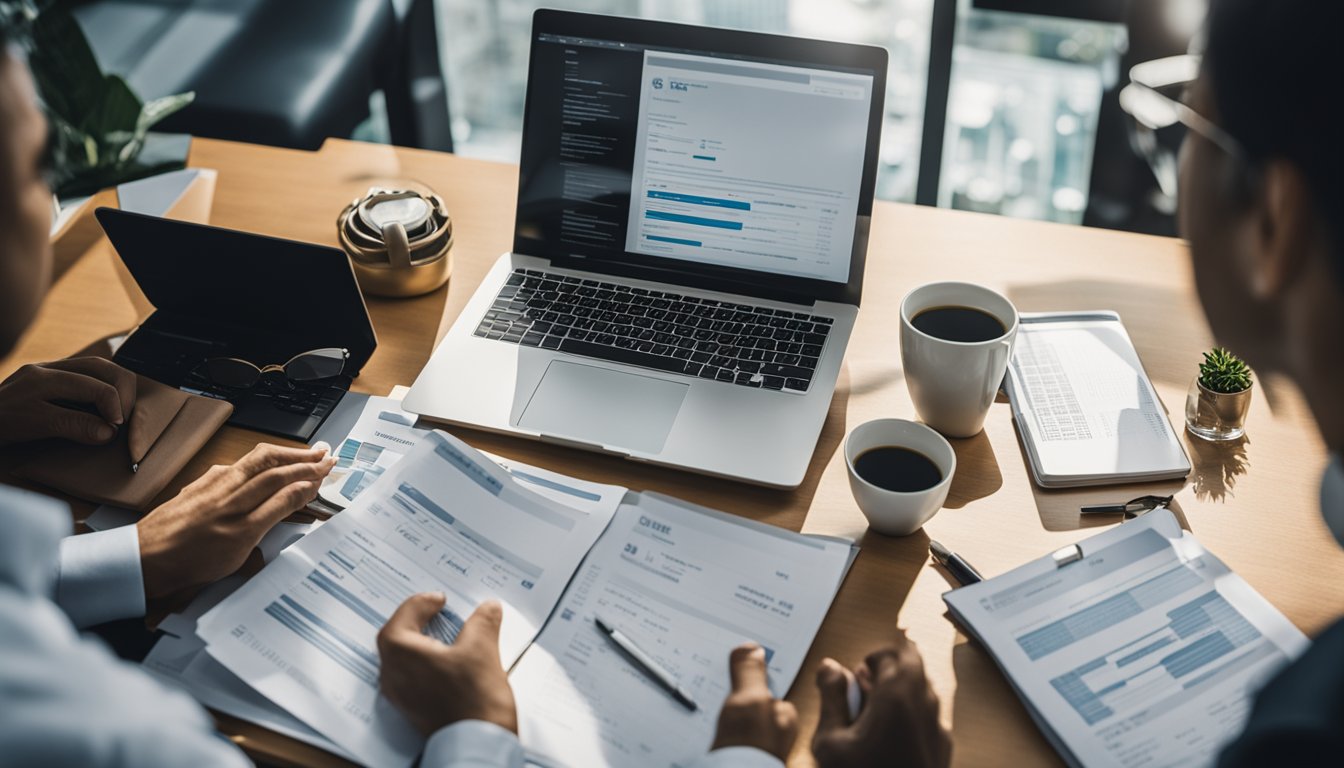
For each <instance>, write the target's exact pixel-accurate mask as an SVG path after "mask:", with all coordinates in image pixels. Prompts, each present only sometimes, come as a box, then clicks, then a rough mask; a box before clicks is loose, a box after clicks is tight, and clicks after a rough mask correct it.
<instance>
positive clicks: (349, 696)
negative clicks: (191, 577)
mask: <svg viewBox="0 0 1344 768" xmlns="http://www.w3.org/2000/svg"><path fill="white" fill-rule="evenodd" d="M374 407H375V408H376V407H378V406H377V405H376V404H375V405H374ZM376 463H377V462H376V460H375V461H374V464H376ZM354 496H355V498H354V499H353V500H352V503H351V504H350V506H349V507H348V508H347V509H346V510H345V511H343V512H341V513H340V514H339V515H337V516H336V517H334V518H332V519H331V520H330V521H328V522H326V523H324V524H322V525H321V526H320V527H318V528H317V529H316V530H314V531H313V532H312V533H310V534H309V535H307V536H306V537H304V538H303V539H302V540H300V541H299V542H298V543H296V544H294V545H292V546H290V547H289V548H288V549H287V550H285V551H284V552H283V553H282V554H281V555H280V557H278V558H277V559H276V560H275V561H274V562H272V563H271V564H270V565H268V566H267V567H266V568H265V569H264V570H263V571H262V572H261V573H259V574H257V575H256V576H254V577H253V578H252V579H251V580H250V581H248V582H247V583H246V584H244V585H242V586H241V587H239V588H237V589H236V591H233V592H232V594H229V595H228V596H227V597H225V598H224V599H223V600H220V601H219V602H218V604H217V605H215V606H214V607H211V608H209V609H208V610H206V611H204V612H203V614H202V615H200V616H199V618H198V619H196V620H195V622H194V624H193V623H192V622H191V617H185V618H183V619H181V623H180V624H175V625H173V626H170V627H168V628H169V629H176V630H177V631H178V632H179V633H181V634H183V635H187V634H188V633H189V631H190V630H194V634H195V637H194V638H189V639H186V640H181V641H180V643H179V644H175V645H172V646H171V647H172V648H173V649H174V650H175V654H176V658H175V659H174V658H170V654H169V653H168V652H167V651H165V652H163V653H161V654H158V655H157V656H156V657H155V659H154V660H153V661H147V665H149V666H150V667H151V668H155V667H156V666H157V667H158V668H160V669H161V670H163V669H167V670H168V672H167V674H169V675H170V676H173V675H176V677H178V678H179V680H181V679H183V678H186V679H189V680H190V681H191V682H192V684H191V685H189V686H188V687H189V688H190V689H191V690H193V691H194V692H196V691H198V689H199V688H200V687H201V686H204V685H207V682H206V681H207V680H213V681H214V682H215V683H217V684H216V685H215V686H214V691H213V692H212V693H210V694H206V695H200V694H198V697H199V698H201V699H202V700H203V701H205V702H206V703H207V704H210V703H211V701H210V700H209V699H208V697H213V699H214V700H216V701H219V700H223V699H224V694H225V693H227V694H230V698H229V701H228V704H229V705H230V707H231V708H232V709H229V708H226V707H219V708H220V709H223V710H224V711H229V712H230V713H231V714H238V713H239V712H240V711H243V710H247V708H248V707H249V706H250V707H251V710H250V711H251V712H252V717H249V719H256V720H258V721H259V722H262V723H263V724H265V725H267V726H269V727H272V728H274V729H276V730H280V731H282V732H286V733H289V734H290V735H293V736H295V737H296V738H301V739H303V740H305V741H308V742H309V743H314V744H317V745H318V746H324V747H326V748H329V749H331V750H332V751H333V752H335V753H337V754H340V755H343V756H347V757H350V758H352V759H354V760H356V761H358V762H362V763H368V764H374V765H409V764H411V763H412V761H413V760H414V758H415V756H416V755H417V754H418V752H419V751H420V749H421V747H422V746H423V739H422V737H421V736H420V734H418V733H417V732H415V731H414V730H413V729H412V728H411V727H410V725H409V724H408V723H407V722H406V721H405V719H404V718H403V717H402V716H401V714H400V713H399V712H397V711H396V709H395V708H393V707H392V706H391V705H390V704H389V703H388V702H387V701H386V700H385V699H383V698H382V697H381V695H380V694H379V693H378V667H379V660H378V654H377V650H376V649H377V646H376V640H375V638H376V635H377V632H378V630H379V629H380V628H381V627H382V625H383V624H384V623H385V622H386V619H387V617H388V616H390V615H391V613H392V612H393V611H394V610H395V609H396V607H397V606H398V605H399V604H400V603H401V602H402V601H403V600H404V599H405V598H406V597H408V596H409V595H411V594H413V593H415V592H421V591H442V592H444V593H445V594H446V595H447V597H448V605H447V609H448V610H449V611H451V612H452V614H455V615H456V616H459V617H462V616H468V615H470V614H471V612H472V611H473V610H474V609H475V607H476V606H477V605H478V604H480V603H481V602H483V601H485V600H487V599H498V600H500V601H502V602H503V604H504V621H503V625H502V631H501V637H500V651H501V657H502V659H503V661H504V664H505V666H506V667H512V672H511V674H510V680H511V682H512V685H513V687H514V691H515V694H516V697H517V700H518V703H519V719H520V730H521V735H522V740H523V745H524V747H525V748H526V749H527V751H528V754H529V758H530V759H532V760H534V761H536V762H540V763H544V764H565V765H585V766H587V765H641V766H642V765H673V764H677V763H683V762H686V761H689V760H690V759H693V758H695V757H697V756H699V755H701V754H703V753H704V752H705V751H706V750H707V749H708V747H709V745H710V742H711V741H712V739H713V733H714V722H715V718H716V717H717V714H718V709H719V706H720V705H721V704H722V701H723V698H724V696H725V695H726V693H727V691H728V690H729V688H730V683H729V675H728V664H727V658H728V653H729V651H730V650H731V649H732V648H733V647H734V646H736V645H738V644H740V643H742V642H744V641H747V640H752V641H755V642H759V643H761V644H762V645H763V646H765V647H766V648H767V656H768V659H769V661H768V665H769V669H770V675H771V685H772V687H773V688H774V689H775V692H776V694H778V695H783V694H784V693H785V692H786V691H787V689H788V687H789V686H790V685H791V684H792V682H793V679H794V678H795V677H796V676H797V673H798V670H799V669H800V667H801V665H802V662H803V659H804V657H805V656H806V653H807V650H808V648H809V646H810V645H811V642H812V638H813V637H814V636H815V634H816V632H817V630H818V628H819V627H820V624H821V621H822V618H823V617H824V616H825V613H826V611H827V610H828V608H829V606H830V603H831V600H832V599H833V597H834V595H835V592H836V591H837V590H838V588H839V585H840V583H841V581H842V579H843V577H844V575H845V573H846V572H847V570H848V567H849V564H850V563H851V562H852V560H853V556H854V554H855V552H856V550H855V548H854V546H853V544H852V543H851V542H849V541H848V540H831V539H819V538H814V537H806V536H801V535H798V534H794V533H791V532H788V531H784V530H782V529H778V528H775V527H773V526H768V525H763V524H757V523H753V522H751V521H746V520H742V519H739V518H737V517H734V516H731V515H725V514H722V513H717V512H713V511H710V510H704V509H699V508H694V507H690V506H688V505H685V504H683V503H681V502H678V501H676V500H673V499H668V498H666V497H658V496H655V495H650V494H635V493H630V492H628V491H627V490H626V489H624V488H619V487H616V486H608V485H598V484H595V483H587V482H582V481H578V480H575V479H573V478H568V477H565V476H563V475H558V474H556V473H552V472H548V471H546V470H542V469H539V468H535V467H524V466H520V465H514V466H512V467H509V468H506V467H504V466H501V465H500V464H498V463H496V462H494V461H491V460H490V459H489V458H488V457H486V456H484V455H483V454H481V453H479V452H477V451H475V450H474V449H472V448H471V447H469V446H467V445H466V444H464V443H462V442H461V441H459V440H457V439H455V438H453V437H452V436H450V435H447V434H445V433H442V432H431V433H427V434H425V435H423V436H422V437H421V438H420V439H419V441H418V444H417V445H416V447H415V448H414V449H412V450H411V451H410V452H409V453H407V454H406V455H405V456H404V457H403V458H402V459H401V460H400V461H397V462H395V463H393V464H390V465H387V466H384V467H383V468H382V471H381V472H380V473H379V476H378V478H377V479H376V480H375V481H373V482H372V483H371V484H369V485H367V486H366V487H365V488H363V489H361V490H360V491H359V492H358V493H356V494H355V495H354ZM598 614H600V615H601V616H602V617H603V618H604V620H607V621H610V622H612V623H614V624H616V625H617V626H618V628H619V629H620V630H621V632H622V633H624V634H625V635H627V636H628V637H630V638H631V639H633V640H634V642H635V643H636V644H638V645H639V646H640V647H641V648H643V649H644V650H645V651H646V652H648V653H649V654H650V655H652V656H653V657H655V658H656V659H657V660H658V662H659V663H660V664H662V665H663V666H664V667H665V668H666V669H668V670H669V671H671V672H673V673H674V674H675V675H676V676H677V678H678V680H679V681H680V683H681V685H682V687H683V688H685V689H686V690H687V691H689V692H690V693H691V695H692V696H694V697H695V698H696V699H697V701H699V702H700V703H701V709H700V710H699V711H697V712H688V711H687V710H685V709H684V708H682V707H680V706H679V705H678V704H676V702H674V701H673V700H672V699H671V698H670V697H669V696H668V695H667V694H666V693H665V692H664V691H663V690H662V689H660V688H658V687H656V686H655V685H654V684H653V683H652V682H651V681H650V680H648V679H647V678H646V677H645V676H644V675H643V673H642V672H640V671H639V670H637V669H636V668H634V667H633V666H631V665H630V664H629V662H628V661H626V660H625V658H624V657H623V656H621V655H620V654H618V653H616V652H615V651H614V649H613V648H612V647H610V646H609V645H608V644H606V642H605V641H604V637H603V635H601V634H600V633H599V631H598V630H597V629H596V627H595V625H594V624H593V617H594V615H598ZM175 621H176V620H175ZM190 642H197V643H199V644H203V645H204V653H200V648H199V646H197V647H195V648H192V647H190V645H189V643H190ZM155 651H156V652H158V651H159V648H157V647H156V649H155ZM174 670H186V671H185V673H184V672H180V671H179V672H174ZM230 681H232V682H230ZM235 683H240V684H235ZM277 708H278V710H279V711H278V710H277ZM240 716H243V717H248V715H246V714H242V715H240Z"/></svg>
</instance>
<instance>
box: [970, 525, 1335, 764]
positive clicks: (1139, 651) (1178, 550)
mask: <svg viewBox="0 0 1344 768" xmlns="http://www.w3.org/2000/svg"><path fill="white" fill-rule="evenodd" d="M1078 547H1079V549H1078V551H1077V553H1074V554H1075V555H1081V556H1080V557H1077V558H1076V559H1075V558H1074V557H1062V558H1061V557H1057V556H1046V557H1043V558H1041V559H1039V560H1035V561H1033V562H1031V563H1028V564H1026V565H1024V566H1022V567H1020V568H1017V569H1016V570H1013V571H1011V572H1009V573H1007V574H1004V575H1003V576H999V577H997V578H993V579H989V580H987V581H983V582H980V583H978V584H974V585H971V586H969V587H964V588H961V589H956V590H953V591H951V592H949V593H947V594H946V595H945V596H944V600H945V601H946V602H947V605H948V607H949V608H950V609H951V611H952V614H953V616H955V617H956V618H957V620H958V621H959V622H960V623H961V624H962V626H964V627H966V628H967V629H968V630H970V632H971V633H972V634H973V635H975V636H976V637H977V638H978V639H979V640H980V641H981V642H982V643H983V644H984V646H985V647H986V648H987V649H989V651H990V653H991V654H992V655H993V656H994V659H995V661H996V662H997V663H998V664H999V666H1000V668H1002V669H1003V671H1004V673H1005V674H1006V675H1007V676H1008V679H1009V681H1010V682H1011V683H1012V684H1013V687H1014V688H1016V689H1017V692H1018V694H1019V695H1020V696H1021V697H1022V700H1023V702H1024V703H1025V704H1026V705H1027V708H1028V710H1029V711H1030V712H1031V714H1032V716H1033V717H1034V718H1035V719H1036V722H1037V724H1038V725H1040V727H1041V729H1042V730H1043V731H1044V732H1045V735H1046V736H1047V738H1049V739H1050V740H1051V742H1052V743H1053V744H1054V745H1055V747H1056V749H1058V750H1059V752H1060V755H1061V756H1062V757H1064V759H1065V760H1066V761H1067V762H1068V763H1069V764H1071V765H1081V766H1117V767H1119V768H1135V767H1137V766H1144V767H1145V768H1157V767H1158V766H1176V765H1180V766H1192V765H1193V766H1198V765H1211V764H1213V763H1214V761H1215V760H1216V758H1217V755H1218V751H1219V749H1220V748H1221V747H1222V746H1223V745H1224V744H1226V743H1227V742H1228V741H1229V740H1231V739H1232V738H1233V737H1234V736H1235V735H1236V734H1237V733H1239V732H1240V730H1241V728H1242V725H1243V723H1244V722H1245V720H1246V717H1247V716H1248V715H1249V713H1250V706H1251V703H1252V700H1253V698H1254V695H1255V693H1256V691H1258V690H1259V688H1260V686H1262V685H1263V684H1264V683H1265V682H1266V681H1267V680H1268V678H1269V677H1270V676H1272V675H1273V674H1274V673H1275V672H1276V671H1277V670H1278V669H1279V668H1281V667H1282V666H1283V665H1285V664H1287V663H1288V662H1289V661H1290V660H1291V659H1293V658H1295V657H1296V656H1297V655H1298V654H1300V653H1301V652H1302V651H1304V650H1305V649H1306V646H1307V644H1308V641H1307V639H1306V637H1305V636H1303V635H1302V633H1301V632H1299V631H1298V630H1297V628H1296V627H1294V626H1293V625H1292V623H1291V622H1289V621H1288V620H1287V619H1286V618H1284V616H1283V615H1282V614H1281V613H1279V612H1278V611H1277V610H1275V609H1274V607H1273V606H1271V605H1270V604H1269V603H1268V602H1266V601H1265V599H1264V598H1263V597H1261V596H1260V595H1259V594H1258V593H1257V592H1255V590H1253V589H1252V588H1251V587H1250V585H1248V584H1247V583H1246V582H1245V581H1243V580H1242V579H1241V577H1239V576H1237V575H1236V574H1235V573H1232V572H1231V571H1230V570H1229V569H1228V568H1227V566H1226V565H1224V564H1223V563H1222V561H1220V560H1219V559H1218V558H1217V557H1215V556H1214V555H1213V554H1211V553H1210V552H1208V551H1207V550H1205V549H1204V547H1203V546H1202V545H1200V543H1199V542H1198V541H1197V540H1196V539H1195V538H1194V536H1193V535H1192V534H1190V533H1188V532H1184V531H1182V530H1181V528H1180V525H1179V524H1178V523H1177V521H1176V518H1175V516H1174V515H1172V513H1171V511H1170V510H1166V509H1163V510H1157V511H1155V512H1151V513H1149V514H1148V515H1145V516H1144V517H1141V518H1139V519H1137V520H1134V521H1132V522H1129V523H1125V524H1122V525H1120V526H1117V527H1116V528H1114V529H1112V530H1109V531H1107V532H1105V533H1102V534H1100V535H1098V536H1094V537H1092V538H1090V539H1087V540H1086V541H1083V542H1082V543H1081V544H1080V545H1078ZM1061 562H1063V563H1064V564H1062V565H1061V564H1060V563H1061Z"/></svg>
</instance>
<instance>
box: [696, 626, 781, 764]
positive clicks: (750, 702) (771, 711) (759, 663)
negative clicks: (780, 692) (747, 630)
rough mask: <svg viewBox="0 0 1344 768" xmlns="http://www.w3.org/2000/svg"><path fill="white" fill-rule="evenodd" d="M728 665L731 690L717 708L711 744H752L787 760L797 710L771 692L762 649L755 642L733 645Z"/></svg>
mask: <svg viewBox="0 0 1344 768" xmlns="http://www.w3.org/2000/svg"><path fill="white" fill-rule="evenodd" d="M728 668H729V671H730V672H731V673H732V679H733V690H732V693H730V694H728V698H727V699H726V700H725V701H724V702H723V709H722V710H720V712H719V727H718V731H717V732H716V733H715V734H714V746H713V747H712V748H713V749H723V748H725V747H755V748H757V749H760V750H762V751H764V752H768V753H769V754H772V755H774V756H775V757H778V758H779V759H780V760H787V759H788V758H789V750H790V749H792V748H793V742H794V741H795V740H796V739H797V738H798V710H796V709H794V707H793V705H792V704H790V703H788V702H786V701H780V700H778V699H776V698H775V697H774V695H773V694H771V693H770V688H769V686H768V685H766V667H765V649H764V648H762V647H761V646H759V645H757V644H755V643H747V644H745V645H740V646H738V647H737V648H734V649H733V652H732V654H731V655H729V657H728Z"/></svg>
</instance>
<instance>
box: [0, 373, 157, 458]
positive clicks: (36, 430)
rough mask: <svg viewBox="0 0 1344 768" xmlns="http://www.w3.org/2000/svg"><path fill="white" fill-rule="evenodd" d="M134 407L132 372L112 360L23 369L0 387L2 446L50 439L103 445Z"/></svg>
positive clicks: (128, 418)
mask: <svg viewBox="0 0 1344 768" xmlns="http://www.w3.org/2000/svg"><path fill="white" fill-rule="evenodd" d="M62 403H64V404H62ZM70 406H74V407H70ZM134 407H135V374H133V373H131V372H130V371H128V370H126V369H125V368H122V367H121V366H119V365H117V364H116V363H113V362H112V361H110V360H104V359H103V358H101V357H76V358H70V359H67V360H57V361H55V362H50V363H37V364H33V365H25V366H23V367H22V368H20V369H19V370H17V371H15V372H14V374H13V375H12V376H10V377H9V378H8V379H5V381H4V382H3V383H0V424H3V425H4V431H3V432H0V446H6V445H14V444H18V443H26V442H29V441H33V440H46V439H52V438H55V439H61V440H73V441H74V442H77V443H84V444H86V445H102V444H103V443H106V442H109V441H110V440H112V438H114V437H116V435H117V427H119V426H121V425H122V424H125V423H126V422H127V421H129V420H130V418H131V409H132V408H134ZM79 408H84V409H87V412H86V411H85V410H79Z"/></svg>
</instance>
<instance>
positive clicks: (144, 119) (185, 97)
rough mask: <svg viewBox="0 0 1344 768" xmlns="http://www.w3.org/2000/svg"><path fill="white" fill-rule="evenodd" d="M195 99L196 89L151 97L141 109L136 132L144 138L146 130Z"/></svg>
mask: <svg viewBox="0 0 1344 768" xmlns="http://www.w3.org/2000/svg"><path fill="white" fill-rule="evenodd" d="M195 99H196V92H195V91H187V92H186V93H176V94H173V95H172V96H163V97H161V98H157V99H151V100H150V101H148V102H146V103H145V106H144V109H142V110H140V119H139V120H138V121H137V122H136V125H135V131H136V133H137V134H139V135H140V136H141V137H142V138H143V137H144V134H145V132H146V131H148V130H149V129H150V128H152V127H154V124H155V123H157V122H159V121H160V120H162V119H164V118H165V117H168V116H169V115H171V114H173V113H174V112H177V111H178V110H180V109H182V108H183V107H185V106H187V105H188V104H190V103H191V102H192V101H194V100H195Z"/></svg>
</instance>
